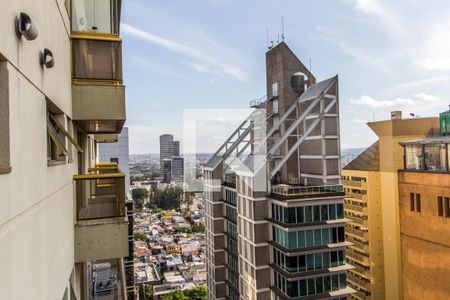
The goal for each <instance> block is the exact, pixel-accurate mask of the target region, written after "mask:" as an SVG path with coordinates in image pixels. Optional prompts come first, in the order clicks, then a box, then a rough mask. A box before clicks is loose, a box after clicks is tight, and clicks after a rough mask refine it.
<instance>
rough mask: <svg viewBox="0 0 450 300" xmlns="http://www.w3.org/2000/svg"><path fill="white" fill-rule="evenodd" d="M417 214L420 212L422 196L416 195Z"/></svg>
mask: <svg viewBox="0 0 450 300" xmlns="http://www.w3.org/2000/svg"><path fill="white" fill-rule="evenodd" d="M416 212H420V194H416Z"/></svg>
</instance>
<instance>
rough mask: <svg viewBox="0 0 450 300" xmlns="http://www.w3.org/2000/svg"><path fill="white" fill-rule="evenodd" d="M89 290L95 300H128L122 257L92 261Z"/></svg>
mask: <svg viewBox="0 0 450 300" xmlns="http://www.w3.org/2000/svg"><path fill="white" fill-rule="evenodd" d="M89 270H90V274H89V277H90V280H88V290H89V292H90V295H91V297H92V298H90V299H93V300H126V299H127V287H126V275H125V268H124V262H123V259H122V258H116V259H109V260H98V261H93V262H92V263H91V268H90V269H89Z"/></svg>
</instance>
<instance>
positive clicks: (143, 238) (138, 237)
mask: <svg viewBox="0 0 450 300" xmlns="http://www.w3.org/2000/svg"><path fill="white" fill-rule="evenodd" d="M134 239H135V240H137V241H144V242H146V243H147V242H148V236H147V235H145V234H144V233H142V232H135V233H134Z"/></svg>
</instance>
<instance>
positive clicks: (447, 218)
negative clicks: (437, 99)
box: [398, 111, 450, 299]
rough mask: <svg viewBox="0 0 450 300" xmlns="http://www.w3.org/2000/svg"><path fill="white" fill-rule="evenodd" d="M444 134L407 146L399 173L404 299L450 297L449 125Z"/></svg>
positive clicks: (443, 127) (444, 115)
mask: <svg viewBox="0 0 450 300" xmlns="http://www.w3.org/2000/svg"><path fill="white" fill-rule="evenodd" d="M449 116H450V111H448V112H445V113H442V114H441V134H442V136H435V137H430V138H425V139H415V140H410V141H406V142H403V143H402V145H403V147H404V155H405V156H404V157H405V159H404V167H403V168H402V170H400V171H399V172H398V190H399V197H398V201H399V202H398V205H399V213H400V242H401V267H402V270H401V271H402V272H401V274H402V284H403V297H404V299H448V298H449V297H450V282H449V280H448V278H449V277H450V259H449V257H450V204H449V203H450V200H449V199H450V189H449V186H450V174H449V170H450V165H449V157H450V156H449V154H450V153H449V150H448V149H449V146H450V137H449V136H448V129H447V126H448V122H447V120H446V118H448V117H449Z"/></svg>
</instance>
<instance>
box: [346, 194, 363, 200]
mask: <svg viewBox="0 0 450 300" xmlns="http://www.w3.org/2000/svg"><path fill="white" fill-rule="evenodd" d="M363 196H364V195H363V194H356V193H346V194H345V197H347V198H355V199H360V200H362V199H363Z"/></svg>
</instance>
